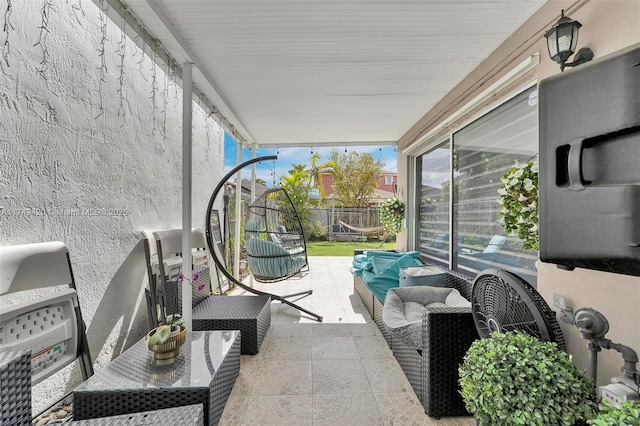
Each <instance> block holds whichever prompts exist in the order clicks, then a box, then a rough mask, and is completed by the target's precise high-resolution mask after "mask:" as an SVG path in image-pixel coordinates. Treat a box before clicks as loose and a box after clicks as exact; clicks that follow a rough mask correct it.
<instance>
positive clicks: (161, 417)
mask: <svg viewBox="0 0 640 426" xmlns="http://www.w3.org/2000/svg"><path fill="white" fill-rule="evenodd" d="M70 424H72V425H74V426H156V425H166V426H170V425H175V426H182V425H189V426H203V425H204V412H203V410H202V404H196V405H187V406H185V407H175V408H164V409H162V410H155V411H143V412H142V413H131V414H120V415H118V416H109V417H99V418H97V419H86V420H74V421H72V422H71V423H70Z"/></svg>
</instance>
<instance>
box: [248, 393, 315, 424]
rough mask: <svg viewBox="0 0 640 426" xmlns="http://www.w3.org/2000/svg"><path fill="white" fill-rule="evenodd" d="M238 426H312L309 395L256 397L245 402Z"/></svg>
mask: <svg viewBox="0 0 640 426" xmlns="http://www.w3.org/2000/svg"><path fill="white" fill-rule="evenodd" d="M238 424H239V425H243V426H254V425H255V426H289V425H291V426H294V425H312V424H313V421H312V407H311V395H258V396H252V397H251V398H250V399H249V401H248V402H247V405H246V408H245V411H244V413H243V415H242V419H241V421H240V423H238Z"/></svg>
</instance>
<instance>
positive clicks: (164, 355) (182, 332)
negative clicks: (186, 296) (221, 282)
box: [147, 273, 204, 360]
mask: <svg viewBox="0 0 640 426" xmlns="http://www.w3.org/2000/svg"><path fill="white" fill-rule="evenodd" d="M199 278H200V276H199V275H198V274H197V273H194V274H193V275H192V276H191V279H189V278H185V277H184V275H182V274H180V275H178V279H177V280H178V282H180V283H181V282H183V281H184V280H185V279H186V280H187V281H189V282H190V283H191V284H193V282H194V281H198V279H199ZM203 288H204V284H201V285H200V286H199V287H198V290H202V289H203ZM178 291H179V289H177V290H176V301H175V304H174V306H177V305H178ZM186 340H187V329H186V327H185V326H184V319H183V318H182V316H181V315H180V314H173V315H167V319H166V320H165V323H164V324H163V325H160V326H158V327H156V328H154V329H153V330H151V331H150V332H149V333H148V334H147V347H148V348H149V350H150V351H152V352H153V356H154V359H156V360H165V359H169V358H173V357H175V356H177V355H178V354H179V353H180V346H182V345H183V344H184V342H185V341H186Z"/></svg>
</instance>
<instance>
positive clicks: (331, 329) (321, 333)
mask: <svg viewBox="0 0 640 426" xmlns="http://www.w3.org/2000/svg"><path fill="white" fill-rule="evenodd" d="M310 329H311V337H312V339H315V338H317V337H349V336H351V324H341V323H337V324H336V323H324V322H323V323H317V324H310Z"/></svg>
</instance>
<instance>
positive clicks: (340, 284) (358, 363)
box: [220, 257, 475, 426]
mask: <svg viewBox="0 0 640 426" xmlns="http://www.w3.org/2000/svg"><path fill="white" fill-rule="evenodd" d="M310 264H311V270H310V272H309V273H305V274H302V275H301V276H300V277H295V278H294V279H290V280H287V281H283V282H281V283H277V284H260V283H255V287H256V288H258V289H263V290H264V291H269V292H271V291H274V290H278V291H277V292H276V293H278V294H286V293H293V292H298V291H302V290H304V289H305V288H313V289H314V293H313V295H311V296H308V297H302V298H299V299H298V300H297V301H295V302H294V303H299V304H300V305H301V306H303V307H305V308H307V309H309V310H310V311H313V312H316V313H318V314H320V315H323V316H324V321H323V322H322V323H318V322H317V321H316V320H315V319H314V318H313V317H311V316H309V315H307V314H305V313H301V312H300V311H298V310H297V309H295V308H293V307H291V306H288V305H286V304H283V303H281V302H273V303H272V305H271V311H272V317H271V327H270V330H269V332H268V333H267V336H266V337H265V340H264V342H263V344H262V347H261V348H260V353H259V354H258V355H255V356H242V358H241V371H240V375H239V376H238V379H237V381H236V384H235V386H234V388H233V391H232V394H231V397H230V398H229V401H228V402H227V405H226V407H225V411H224V413H223V417H222V419H221V422H220V424H221V425H223V426H225V425H227V426H228V425H233V426H237V425H260V426H262V425H277V426H287V425H336V426H343V425H364V426H369V425H373V426H375V425H417V426H436V425H440V426H472V425H475V420H474V419H473V418H472V417H456V418H443V419H440V420H436V419H432V418H430V417H428V416H426V415H425V414H424V410H423V408H422V406H421V405H420V403H419V401H418V399H417V397H416V395H415V393H414V392H413V389H411V385H410V384H409V382H408V380H407V379H406V377H405V376H404V373H403V372H402V369H401V368H400V366H399V365H398V363H397V362H396V360H395V358H393V355H392V353H391V351H390V349H389V347H388V346H387V344H386V342H385V340H384V338H383V337H382V334H381V333H380V331H379V330H378V327H377V326H376V325H375V323H374V322H373V320H372V319H371V318H370V316H369V314H368V313H367V312H366V309H365V308H364V305H363V304H362V301H361V300H360V298H359V296H358V295H357V294H354V291H353V278H352V277H351V275H350V274H349V272H348V269H349V266H350V264H351V258H330V257H329V258H310ZM328 358H352V359H328Z"/></svg>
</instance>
